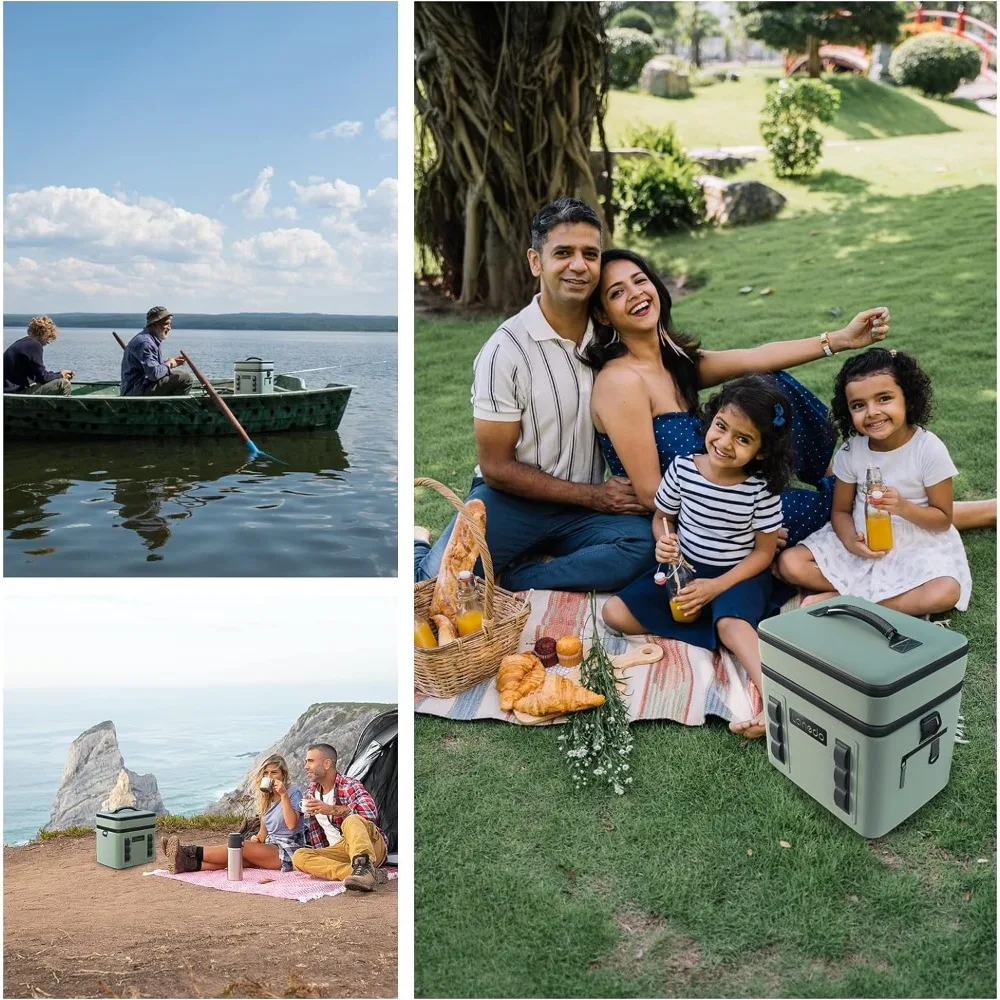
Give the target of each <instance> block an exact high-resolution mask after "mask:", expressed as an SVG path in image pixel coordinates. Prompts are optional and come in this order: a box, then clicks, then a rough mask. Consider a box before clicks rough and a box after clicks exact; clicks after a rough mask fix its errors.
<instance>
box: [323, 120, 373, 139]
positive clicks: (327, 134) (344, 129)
mask: <svg viewBox="0 0 1000 1000" xmlns="http://www.w3.org/2000/svg"><path fill="white" fill-rule="evenodd" d="M364 127H365V123H364V122H348V121H343V122H337V124H336V125H331V126H330V127H329V128H325V129H323V130H322V131H320V132H310V133H309V138H310V139H331V138H332V139H354V138H356V137H357V136H359V135H361V133H362V131H364Z"/></svg>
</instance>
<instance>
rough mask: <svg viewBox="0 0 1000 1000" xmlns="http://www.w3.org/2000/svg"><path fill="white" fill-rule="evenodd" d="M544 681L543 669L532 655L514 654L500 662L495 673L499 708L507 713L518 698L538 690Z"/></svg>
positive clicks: (539, 661)
mask: <svg viewBox="0 0 1000 1000" xmlns="http://www.w3.org/2000/svg"><path fill="white" fill-rule="evenodd" d="M544 681H545V667H543V666H542V661H541V660H540V659H538V657H537V656H535V654H534V653H515V654H513V655H512V656H505V657H504V658H503V659H502V660H501V661H500V670H499V672H498V673H497V690H498V691H499V692H500V707H501V708H502V709H503V710H504V711H505V712H509V711H510V710H511V709H512V708H513V707H514V702H515V701H517V700H518V698H522V697H524V695H526V694H527V693H528V692H529V691H534V690H535V688H540V687H541V686H542V684H543V683H544Z"/></svg>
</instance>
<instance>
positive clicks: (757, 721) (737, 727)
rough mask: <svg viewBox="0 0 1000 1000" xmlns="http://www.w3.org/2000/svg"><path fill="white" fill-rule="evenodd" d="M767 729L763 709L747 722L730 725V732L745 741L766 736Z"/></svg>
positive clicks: (731, 723)
mask: <svg viewBox="0 0 1000 1000" xmlns="http://www.w3.org/2000/svg"><path fill="white" fill-rule="evenodd" d="M765 729H766V726H765V725H764V712H763V709H762V710H761V711H760V712H758V713H757V714H756V715H755V716H754V717H753V718H752V719H748V720H747V721H746V722H730V723H729V731H730V732H731V733H736V735H737V736H742V737H743V739H745V740H757V739H760V737H761V736H763V735H764V732H765Z"/></svg>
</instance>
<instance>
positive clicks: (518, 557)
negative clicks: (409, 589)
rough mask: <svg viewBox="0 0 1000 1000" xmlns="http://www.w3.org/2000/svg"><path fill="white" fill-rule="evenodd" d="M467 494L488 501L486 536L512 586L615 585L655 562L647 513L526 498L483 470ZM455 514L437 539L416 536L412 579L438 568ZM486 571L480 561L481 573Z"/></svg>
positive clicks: (504, 581) (503, 580)
mask: <svg viewBox="0 0 1000 1000" xmlns="http://www.w3.org/2000/svg"><path fill="white" fill-rule="evenodd" d="M466 499H467V500H474V499H479V500H482V501H483V503H485V504H486V544H487V545H488V546H489V549H490V555H491V556H492V557H493V569H494V572H495V573H496V574H497V577H498V578H499V579H498V582H499V583H500V584H501V585H502V586H504V587H506V588H507V589H508V590H531V589H535V590H581V591H586V590H597V591H599V592H608V591H615V590H620V589H621V588H622V587H624V586H626V585H627V584H629V583H631V582H632V581H633V580H634V579H636V577H638V576H641V575H642V573H644V572H645V571H646V570H648V569H649V568H650V567H651V566H652V565H653V564H654V563H655V562H656V556H655V555H654V549H655V543H654V542H653V531H652V527H651V525H650V516H647V515H640V514H599V513H597V512H596V511H592V510H587V509H586V508H584V507H572V506H569V505H567V504H555V503H542V502H541V501H538V500H525V499H523V498H521V497H515V496H511V494H509V493H501V492H500V491H499V490H495V489H492V488H491V487H489V486H487V485H486V483H485V482H484V481H483V480H482V479H480V478H478V477H477V478H475V479H473V480H472V488H471V489H470V490H469V495H468V497H466ZM457 517H458V515H457V514H456V515H455V517H454V518H452V520H451V523H450V524H449V525H448V527H447V528H445V529H444V531H442V532H441V537H440V538H439V539H438V540H437V541H436V542H435V543H434V545H433V547H432V546H430V545H428V544H427V543H426V542H414V543H413V557H414V567H413V579H414V581H415V582H417V583H419V582H420V581H421V580H429V579H431V578H432V577H434V576H436V575H437V572H438V570H439V569H440V567H441V559H442V557H443V556H444V550H445V548H446V547H447V545H448V539H449V538H451V533H452V530H453V529H454V527H455V521H456V519H457ZM544 557H551V558H547V559H546V558H544ZM482 572H483V570H482V565H481V564H477V566H476V573H477V574H479V575H482Z"/></svg>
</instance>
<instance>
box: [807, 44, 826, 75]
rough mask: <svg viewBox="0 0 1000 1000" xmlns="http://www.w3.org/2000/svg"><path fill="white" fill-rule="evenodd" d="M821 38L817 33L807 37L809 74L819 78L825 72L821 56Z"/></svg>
mask: <svg viewBox="0 0 1000 1000" xmlns="http://www.w3.org/2000/svg"><path fill="white" fill-rule="evenodd" d="M819 43H820V40H819V39H818V38H817V37H816V36H815V35H810V36H809V37H808V38H807V39H806V47H807V50H808V54H809V75H810V76H811V77H812V78H813V79H814V80H818V79H819V78H820V76H821V75H822V73H823V63H822V62H821V61H820V58H819Z"/></svg>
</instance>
